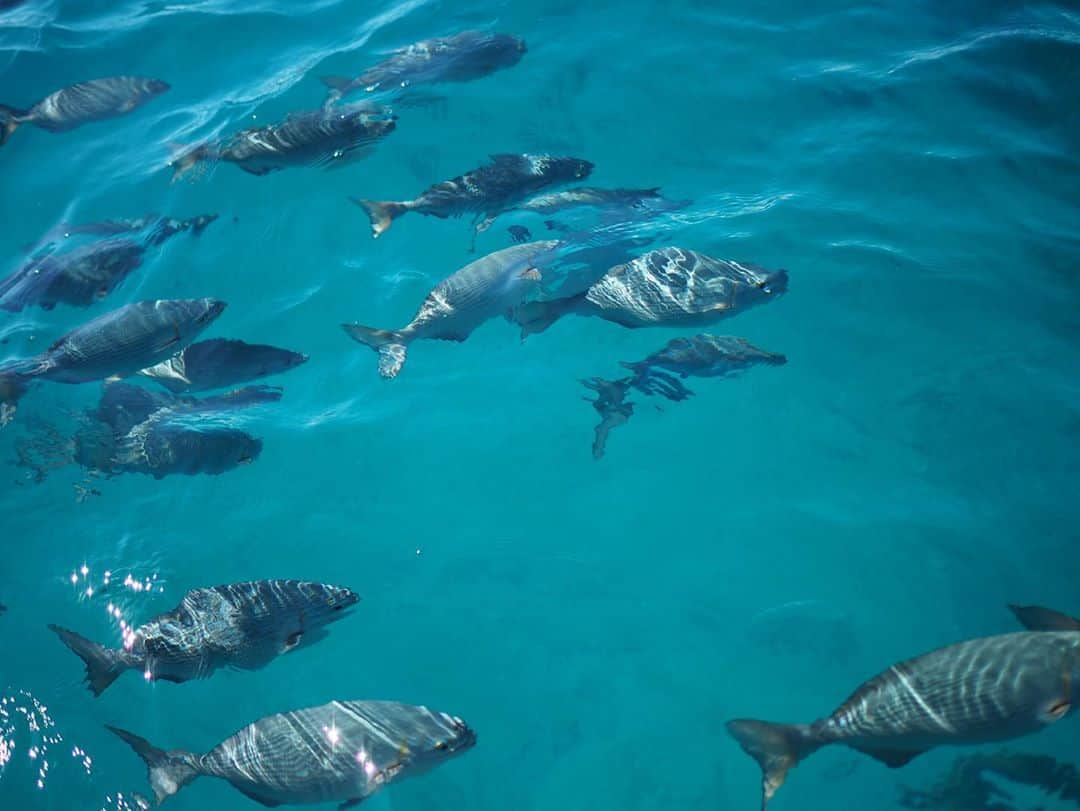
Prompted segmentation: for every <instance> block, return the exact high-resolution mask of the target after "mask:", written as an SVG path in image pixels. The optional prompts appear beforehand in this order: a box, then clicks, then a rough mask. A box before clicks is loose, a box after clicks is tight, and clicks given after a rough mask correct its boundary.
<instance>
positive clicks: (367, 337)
mask: <svg viewBox="0 0 1080 811" xmlns="http://www.w3.org/2000/svg"><path fill="white" fill-rule="evenodd" d="M341 326H342V327H343V328H344V330H345V332H346V333H347V334H348V335H349V337H351V338H352V339H353V340H355V341H358V342H360V343H362V344H364V345H365V346H370V347H371V348H372V349H374V350H375V351H376V352H378V353H379V374H380V375H381V376H382V377H384V378H386V379H387V380H390V379H392V378H395V377H397V375H398V372H400V371H401V367H402V366H404V365H405V352H406V349H407V344H408V341H407V339H406V337H405V336H404V335H403V334H402V333H400V332H398V331H396V330H392V329H375V328H374V327H365V326H363V325H362V324H342V325H341Z"/></svg>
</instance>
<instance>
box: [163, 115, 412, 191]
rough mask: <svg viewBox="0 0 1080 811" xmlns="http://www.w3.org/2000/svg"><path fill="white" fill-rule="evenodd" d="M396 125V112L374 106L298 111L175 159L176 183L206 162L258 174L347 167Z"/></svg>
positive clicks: (173, 165)
mask: <svg viewBox="0 0 1080 811" xmlns="http://www.w3.org/2000/svg"><path fill="white" fill-rule="evenodd" d="M395 126H396V123H395V119H394V117H393V116H391V115H390V114H389V113H388V112H387V111H386V110H385V109H383V108H381V107H376V106H373V105H371V104H356V105H351V106H349V107H335V108H332V109H324V110H316V111H313V112H306V113H294V114H292V115H290V116H288V117H287V118H286V119H285V120H284V121H282V122H281V123H279V124H270V125H269V126H265V127H252V128H250V129H246V130H242V131H240V132H238V133H236V134H234V135H232V136H230V137H229V138H226V139H225V140H224V141H222V142H220V143H210V144H201V145H200V146H197V147H195V148H194V149H190V150H188V151H187V152H183V153H181V154H180V155H179V156H178V157H177V158H176V159H175V160H174V161H173V162H172V167H173V181H174V182H175V181H177V180H179V179H180V178H181V177H183V176H184V175H185V174H187V173H188V172H190V171H191V170H192V169H194V168H195V167H196V166H198V165H199V164H200V163H202V162H204V161H219V160H223V161H227V162H229V163H233V164H235V165H236V166H238V167H240V168H241V169H243V170H244V171H245V172H247V173H248V174H252V175H258V176H262V175H267V174H270V173H271V172H276V171H278V170H280V169H286V168H288V167H292V166H324V167H330V166H342V165H344V164H346V163H348V162H350V161H352V160H355V159H356V158H359V157H362V156H363V155H365V154H367V152H368V151H369V148H370V147H372V146H374V144H375V143H376V141H378V140H379V139H380V138H382V137H384V136H386V135H389V134H390V133H391V132H393V131H394V128H395Z"/></svg>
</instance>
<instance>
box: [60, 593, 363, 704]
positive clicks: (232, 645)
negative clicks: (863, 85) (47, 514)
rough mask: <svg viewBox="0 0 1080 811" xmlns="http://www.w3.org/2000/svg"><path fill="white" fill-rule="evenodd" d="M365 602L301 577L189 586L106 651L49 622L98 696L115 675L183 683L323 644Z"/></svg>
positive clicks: (254, 666) (254, 667)
mask: <svg viewBox="0 0 1080 811" xmlns="http://www.w3.org/2000/svg"><path fill="white" fill-rule="evenodd" d="M359 601H360V597H359V596H358V595H357V594H356V592H354V591H353V590H351V589H348V588H345V587H343V586H334V585H328V584H324V583H313V582H308V581H303V580H254V581H250V582H245V583H232V584H229V585H224V586H213V587H211V588H199V589H192V590H191V591H189V592H188V593H187V594H185V595H184V597H183V598H182V599H181V601H180V604H179V605H178V606H177V607H176V608H174V609H173V610H171V611H167V612H165V613H163V614H159V615H158V616H156V617H154V618H153V619H151V620H150V621H149V622H147V623H145V624H143V625H140V626H139V627H138V628H128V629H127V630H125V632H124V643H123V646H122V647H120V648H107V647H105V646H103V645H100V644H98V643H97V642H93V641H91V640H89V639H85V638H84V637H82V636H79V635H78V634H77V633H75V632H74V631H69V630H67V629H66V628H61V627H60V626H58V625H50V626H49V629H50V630H52V631H53V632H54V633H55V634H56V635H57V636H59V637H60V640H61V641H62V642H63V643H64V644H65V645H67V647H68V648H70V649H71V650H72V651H73V652H74V653H75V654H76V655H77V656H78V657H79V658H80V659H82V660H83V663H84V664H85V665H86V684H87V686H88V687H89V689H90V692H92V693H93V694H94V695H95V696H100V695H101V694H102V693H103V692H104V691H105V690H106V689H107V688H108V687H109V685H111V684H112V683H113V682H114V681H116V679H117V678H118V677H120V676H121V675H122V674H123V673H125V672H126V671H128V670H137V671H139V672H140V673H142V674H143V676H144V678H146V679H147V680H149V681H157V680H161V681H169V682H174V683H182V682H186V681H191V680H193V679H204V678H208V677H209V676H211V675H212V674H213V673H214V672H215V671H217V670H220V669H222V668H234V669H240V670H258V669H259V668H262V667H264V666H266V665H268V664H269V663H270V662H271V661H273V660H274V659H276V658H277V657H278V656H280V655H281V654H284V653H289V652H290V651H293V650H296V649H297V648H298V647H300V645H302V644H308V643H312V642H315V641H318V640H319V639H321V638H322V635H323V634H324V628H325V626H326V625H328V624H330V623H332V622H336V621H337V620H339V619H342V618H343V617H345V616H347V614H348V613H349V609H351V608H352V607H353V606H355V605H356V604H357V603H358V602H359Z"/></svg>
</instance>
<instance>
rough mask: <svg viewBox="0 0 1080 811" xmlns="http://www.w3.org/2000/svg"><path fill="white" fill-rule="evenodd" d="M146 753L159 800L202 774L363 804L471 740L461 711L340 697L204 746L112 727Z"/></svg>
mask: <svg viewBox="0 0 1080 811" xmlns="http://www.w3.org/2000/svg"><path fill="white" fill-rule="evenodd" d="M109 729H110V730H112V732H114V733H115V734H117V735H118V736H120V738H122V739H123V740H124V741H125V742H126V743H127V744H129V745H130V746H131V748H132V749H134V750H135V752H136V754H138V756H139V757H141V758H142V759H143V760H144V761H145V762H146V765H147V767H148V770H149V779H150V785H151V786H152V787H153V789H154V797H155V798H156V800H157V802H158V803H159V804H160V803H161V802H162V801H163V800H164V799H165V798H166V797H169V796H170V795H173V794H175V793H176V792H178V791H179V790H180V789H181V788H183V787H184V786H186V785H187V784H188V783H190V782H191V781H192V780H194V779H195V778H196V777H202V776H206V777H218V778H220V779H222V780H226V781H228V782H229V783H230V784H231V785H232V787H233V788H235V789H236V790H237V791H239V792H241V793H242V794H244V795H246V796H247V797H249V798H251V799H252V800H254V801H255V802H257V803H260V804H261V805H264V806H267V807H273V806H278V805H310V804H315V803H329V802H336V803H340V805H339V806H338V808H339V809H346V808H350V807H353V806H356V805H358V804H359V803H360V802H362V801H363V800H364V799H366V798H367V797H370V796H371V795H372V794H374V793H375V792H376V791H378V790H379V789H380V788H382V787H383V786H385V785H386V784H387V783H389V782H390V781H392V780H401V779H403V778H406V777H409V776H411V775H418V774H423V773H424V772H428V771H430V770H431V769H434V768H435V767H436V766H439V765H441V764H442V763H444V762H445V761H447V760H449V759H450V758H452V757H454V756H455V755H459V754H461V753H462V752H465V751H467V750H468V749H470V748H472V746H473V745H474V744H475V743H476V733H475V732H473V731H472V729H470V728H469V726H468V725H467V724H466V723H465V722H464V721H462V720H461V719H460V718H457V717H454V716H451V715H447V714H446V713H444V712H435V711H433V710H429V709H427V708H426V707H414V706H412V705H409V704H398V703H396V702H392V701H332V702H330V703H329V704H324V705H322V706H321V707H311V708H309V709H303V710H294V711H292V712H286V713H281V714H279V715H271V716H268V717H266V718H262V719H260V720H258V721H256V722H255V723H253V724H251V725H250V726H247V727H244V728H243V729H241V730H240V731H239V732H237V733H236V734H235V735H233V736H232V737H230V738H227V739H226V740H224V741H222V742H221V743H219V744H218V745H217V746H215V747H214V748H213V749H211V750H210V751H209V752H208V753H206V754H205V755H198V754H195V753H193V752H186V751H184V750H182V749H172V750H169V751H165V750H162V749H158V748H156V747H154V746H152V745H151V744H150V743H149V742H148V741H146V740H144V739H142V738H140V737H138V736H137V735H133V734H132V733H130V732H125V731H124V730H122V729H117V728H115V727H109Z"/></svg>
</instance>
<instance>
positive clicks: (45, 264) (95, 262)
mask: <svg viewBox="0 0 1080 811" xmlns="http://www.w3.org/2000/svg"><path fill="white" fill-rule="evenodd" d="M207 224H208V223H207V222H206V221H205V217H199V218H195V219H193V220H165V219H162V220H161V221H160V222H157V223H155V225H154V228H153V229H152V230H151V231H150V232H149V233H148V234H147V238H146V239H145V240H137V239H129V238H126V237H120V238H116V237H114V238H109V239H101V240H96V241H94V242H89V243H86V244H84V245H79V246H77V247H75V248H73V249H71V250H70V251H64V252H61V253H51V254H46V255H45V256H42V257H35V258H34V259H31V260H30V261H29V262H27V263H26V264H25V265H23V266H22V267H21V268H19V269H18V270H16V271H15V272H14V273H12V274H11V275H10V276H8V277H7V278H6V279H4V280H3V281H0V309H3V310H7V311H8V312H20V311H21V310H23V309H25V308H26V307H31V306H38V307H41V308H42V309H43V310H51V309H53V308H54V307H55V306H56V305H57V304H67V305H69V306H71V307H89V306H90V305H91V304H94V303H95V302H97V301H100V300H101V299H103V298H104V297H105V296H107V295H109V293H111V292H112V291H113V290H115V289H116V288H117V287H119V286H120V285H121V284H122V283H123V282H124V280H125V279H126V278H127V277H128V276H129V275H131V273H133V272H134V271H136V270H137V269H138V268H139V267H141V266H142V263H143V260H144V259H145V258H146V250H147V247H148V246H150V245H155V246H156V245H160V244H161V243H162V242H164V241H165V240H166V239H168V238H169V237H171V236H173V235H175V234H177V233H180V232H181V231H186V230H188V229H193V231H194V233H195V234H196V235H198V234H199V233H201V231H202V229H203V228H205V227H206V225H207Z"/></svg>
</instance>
